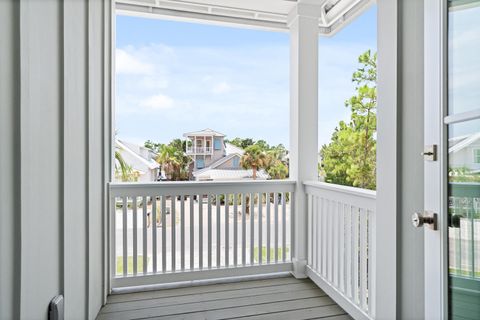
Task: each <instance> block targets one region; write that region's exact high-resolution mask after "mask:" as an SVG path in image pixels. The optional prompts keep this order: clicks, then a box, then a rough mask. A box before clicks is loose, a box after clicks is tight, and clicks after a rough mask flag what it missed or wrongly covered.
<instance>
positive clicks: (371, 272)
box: [367, 211, 376, 319]
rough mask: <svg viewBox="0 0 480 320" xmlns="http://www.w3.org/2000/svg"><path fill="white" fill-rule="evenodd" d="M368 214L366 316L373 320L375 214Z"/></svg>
mask: <svg viewBox="0 0 480 320" xmlns="http://www.w3.org/2000/svg"><path fill="white" fill-rule="evenodd" d="M367 213H368V217H367V219H368V228H367V230H368V246H367V250H368V284H367V285H368V289H367V292H368V297H367V303H368V314H369V315H370V318H371V319H375V313H374V311H375V271H376V270H375V266H376V261H375V241H374V236H375V217H374V216H373V215H374V214H375V213H374V212H372V211H367Z"/></svg>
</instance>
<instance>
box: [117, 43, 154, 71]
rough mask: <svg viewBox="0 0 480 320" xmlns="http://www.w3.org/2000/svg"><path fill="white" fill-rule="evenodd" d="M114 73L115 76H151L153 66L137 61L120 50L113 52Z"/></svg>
mask: <svg viewBox="0 0 480 320" xmlns="http://www.w3.org/2000/svg"><path fill="white" fill-rule="evenodd" d="M115 55H116V56H115V71H116V73H117V74H145V75H148V74H152V73H153V69H154V68H153V65H151V64H148V63H145V62H143V61H141V60H139V59H137V58H136V57H135V56H134V55H132V54H129V53H128V52H127V51H125V50H122V49H116V51H115Z"/></svg>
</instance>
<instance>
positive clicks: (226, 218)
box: [225, 194, 230, 267]
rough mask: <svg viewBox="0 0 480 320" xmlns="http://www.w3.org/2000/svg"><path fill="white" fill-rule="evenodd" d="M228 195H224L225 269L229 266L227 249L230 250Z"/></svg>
mask: <svg viewBox="0 0 480 320" xmlns="http://www.w3.org/2000/svg"><path fill="white" fill-rule="evenodd" d="M229 206H230V203H229V195H228V194H225V267H228V265H229V262H230V261H229V255H230V252H229V249H230V241H229V237H230V234H229V227H230V217H229V215H230V213H229Z"/></svg>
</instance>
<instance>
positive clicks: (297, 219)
mask: <svg viewBox="0 0 480 320" xmlns="http://www.w3.org/2000/svg"><path fill="white" fill-rule="evenodd" d="M319 16H320V6H318V5H316V4H312V3H309V2H307V1H300V2H299V3H298V4H297V5H296V6H295V8H294V9H293V10H292V11H291V12H290V14H289V17H288V25H289V28H290V178H291V179H293V180H296V181H297V184H296V188H295V196H294V197H295V199H292V200H294V208H293V210H294V215H293V217H294V218H293V224H294V228H293V229H294V234H293V241H294V243H293V248H292V249H293V250H292V261H293V275H294V276H295V277H296V278H305V277H306V273H305V266H306V264H307V197H306V193H305V188H304V186H303V182H304V181H306V180H316V179H317V178H318V173H317V163H318V150H317V149H318V25H319Z"/></svg>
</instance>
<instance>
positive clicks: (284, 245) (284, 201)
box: [282, 192, 287, 262]
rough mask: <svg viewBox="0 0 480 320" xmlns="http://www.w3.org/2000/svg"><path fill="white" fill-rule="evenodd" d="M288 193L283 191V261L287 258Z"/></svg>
mask: <svg viewBox="0 0 480 320" xmlns="http://www.w3.org/2000/svg"><path fill="white" fill-rule="evenodd" d="M286 251H287V194H286V193H285V192H283V193H282V261H283V262H285V261H286V258H287V252H286Z"/></svg>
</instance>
